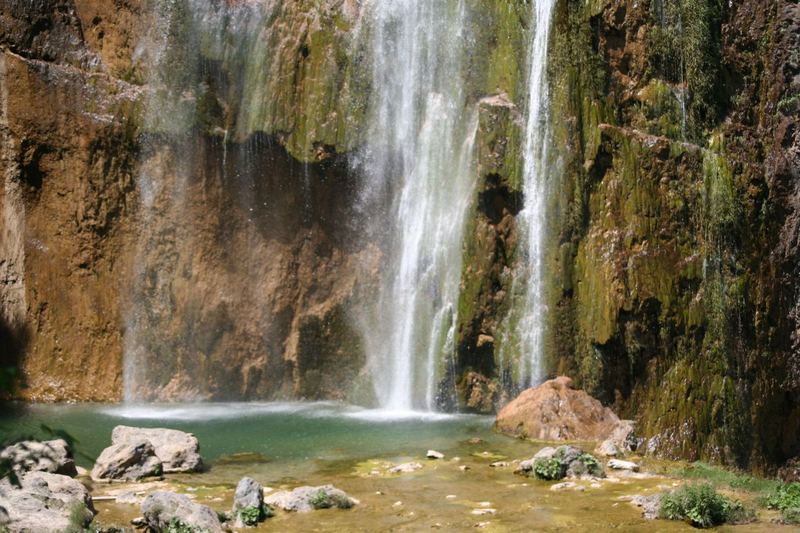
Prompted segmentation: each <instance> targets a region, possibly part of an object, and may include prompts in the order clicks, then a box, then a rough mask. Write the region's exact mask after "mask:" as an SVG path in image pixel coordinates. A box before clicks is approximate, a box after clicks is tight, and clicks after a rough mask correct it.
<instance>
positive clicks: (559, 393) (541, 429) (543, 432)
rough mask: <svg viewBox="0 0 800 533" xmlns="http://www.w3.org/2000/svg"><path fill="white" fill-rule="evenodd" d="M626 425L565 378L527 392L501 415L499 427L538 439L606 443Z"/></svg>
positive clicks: (499, 415) (511, 432) (503, 430)
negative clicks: (620, 427)
mask: <svg viewBox="0 0 800 533" xmlns="http://www.w3.org/2000/svg"><path fill="white" fill-rule="evenodd" d="M623 425H625V421H621V420H620V419H619V418H618V417H617V415H615V414H614V412H613V411H611V409H609V408H608V407H603V405H602V404H601V403H600V402H599V401H598V400H596V399H595V398H592V397H591V396H589V395H588V394H587V393H585V392H584V391H582V390H576V389H575V388H573V385H572V379H570V378H568V377H566V376H561V377H557V378H555V379H551V380H549V381H545V382H544V383H542V384H541V385H539V386H538V387H534V388H531V389H527V390H525V391H523V392H522V393H521V394H520V395H519V396H517V397H516V398H515V399H514V400H513V401H511V403H509V404H508V405H506V406H505V407H503V409H502V410H501V411H500V412H499V413H498V414H497V419H496V421H495V427H496V428H497V429H498V430H499V431H501V432H503V433H506V434H509V435H513V436H517V437H526V438H530V439H536V440H594V441H602V440H605V439H607V438H609V437H610V436H611V435H612V434H614V432H615V430H616V429H618V427H619V426H623Z"/></svg>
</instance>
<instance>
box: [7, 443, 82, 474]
mask: <svg viewBox="0 0 800 533" xmlns="http://www.w3.org/2000/svg"><path fill="white" fill-rule="evenodd" d="M0 459H5V460H9V461H11V463H12V468H13V469H14V472H16V473H17V475H20V474H22V473H23V472H50V473H51V474H62V475H65V476H70V477H74V476H77V475H78V470H77V469H76V467H75V461H74V460H73V459H72V453H71V452H70V450H69V446H68V445H67V441H65V440H63V439H56V440H47V441H41V442H39V441H35V440H26V441H22V442H18V443H16V444H12V445H11V446H7V447H6V448H5V449H4V450H3V451H2V452H0Z"/></svg>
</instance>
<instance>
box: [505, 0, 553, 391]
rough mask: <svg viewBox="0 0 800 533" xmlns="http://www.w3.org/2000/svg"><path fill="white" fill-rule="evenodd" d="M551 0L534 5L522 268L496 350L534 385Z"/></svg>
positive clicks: (541, 316)
mask: <svg viewBox="0 0 800 533" xmlns="http://www.w3.org/2000/svg"><path fill="white" fill-rule="evenodd" d="M554 5H555V0H535V1H534V2H533V14H532V25H531V28H532V31H531V44H530V52H529V53H530V63H529V70H528V101H527V107H526V109H527V121H526V126H525V128H526V129H525V145H524V152H523V153H524V161H523V180H524V188H523V192H524V198H525V204H524V208H523V209H522V211H521V212H520V213H519V215H518V220H519V224H520V228H521V232H522V239H521V241H520V246H521V247H522V251H521V255H522V259H523V260H522V262H521V263H522V264H521V265H520V267H519V270H518V271H517V272H516V273H515V276H514V284H515V285H517V286H519V284H524V288H523V289H522V290H521V291H520V290H519V289H518V287H515V288H514V290H513V293H514V294H518V293H520V292H521V293H522V296H521V297H520V298H519V300H521V301H515V302H514V306H513V311H512V315H514V316H512V317H510V320H509V322H510V323H511V324H512V326H511V328H512V329H513V331H511V332H510V333H509V334H507V335H508V336H509V337H510V339H507V341H509V340H510V341H511V342H504V343H503V344H502V346H501V353H500V359H501V361H511V360H513V359H514V357H513V356H512V355H511V352H516V353H517V354H518V355H517V360H518V365H517V368H518V375H517V384H518V385H520V386H527V385H537V384H539V383H540V382H541V381H542V380H543V378H544V371H543V368H542V351H543V346H542V341H543V337H544V323H545V317H546V313H547V309H546V305H545V301H544V294H543V293H544V252H545V250H544V245H545V234H546V227H547V201H548V191H549V184H548V181H549V180H548V177H549V175H548V172H549V168H548V166H549V165H548V163H549V157H550V150H549V148H550V140H551V139H550V132H551V130H550V113H549V106H550V95H549V90H548V83H547V51H548V43H549V41H550V25H551V19H552V16H553V7H554Z"/></svg>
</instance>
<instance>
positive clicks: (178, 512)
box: [142, 491, 223, 533]
mask: <svg viewBox="0 0 800 533" xmlns="http://www.w3.org/2000/svg"><path fill="white" fill-rule="evenodd" d="M142 514H143V515H144V524H145V525H146V527H148V528H150V530H152V531H202V532H204V533H222V531H223V529H222V524H220V521H219V518H218V517H217V513H215V512H214V511H213V510H212V509H211V508H209V507H206V506H205V505H200V504H199V503H195V502H193V501H192V500H191V499H190V498H189V497H188V496H184V495H183V494H175V493H174V492H162V491H159V492H154V493H153V494H150V495H149V496H148V497H147V498H145V500H144V502H142ZM181 528H183V529H181Z"/></svg>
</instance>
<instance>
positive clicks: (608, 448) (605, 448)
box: [595, 439, 622, 457]
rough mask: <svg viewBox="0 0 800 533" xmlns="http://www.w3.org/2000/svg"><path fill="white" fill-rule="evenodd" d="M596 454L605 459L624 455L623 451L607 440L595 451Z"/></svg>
mask: <svg viewBox="0 0 800 533" xmlns="http://www.w3.org/2000/svg"><path fill="white" fill-rule="evenodd" d="M595 452H596V453H597V454H599V455H602V456H604V457H616V456H618V455H622V450H621V449H620V448H619V446H617V444H616V443H615V442H614V441H612V440H611V439H606V440H604V441H603V442H601V443H600V446H598V447H597V448H596V449H595Z"/></svg>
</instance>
